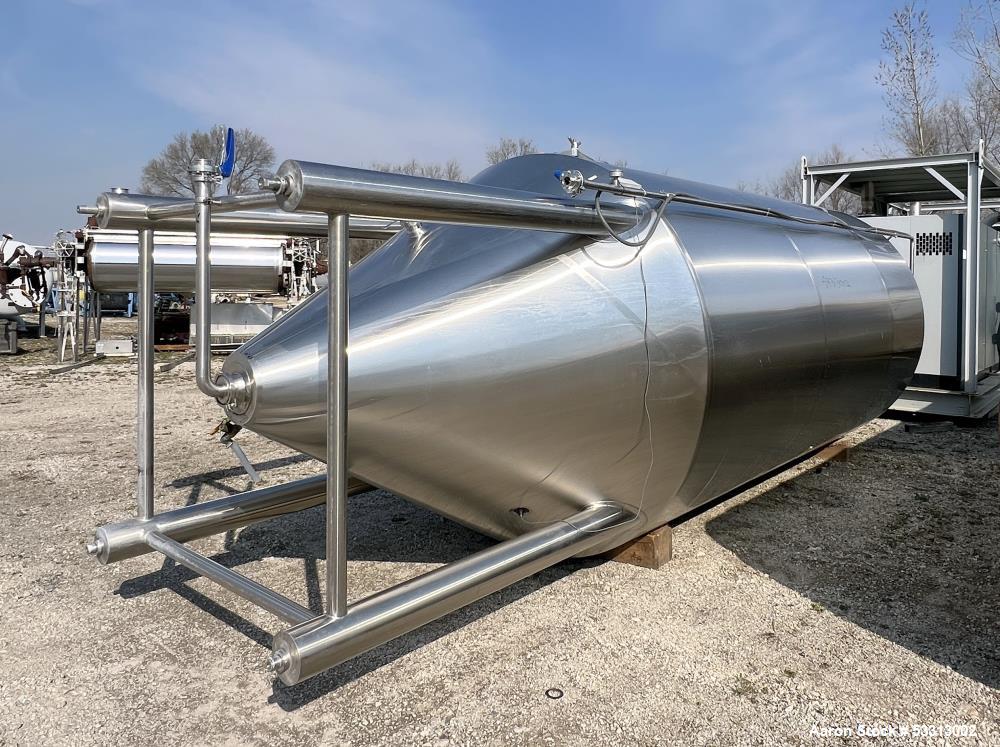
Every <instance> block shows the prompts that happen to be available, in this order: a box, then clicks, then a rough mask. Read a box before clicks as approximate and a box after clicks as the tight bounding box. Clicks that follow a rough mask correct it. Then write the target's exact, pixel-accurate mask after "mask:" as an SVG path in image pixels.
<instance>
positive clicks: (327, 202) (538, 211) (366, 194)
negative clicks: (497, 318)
mask: <svg viewBox="0 0 1000 747" xmlns="http://www.w3.org/2000/svg"><path fill="white" fill-rule="evenodd" d="M270 184H271V185H272V186H273V188H274V189H275V190H276V194H277V198H278V205H280V206H281V207H282V208H283V209H285V210H289V211H302V210H304V211H314V212H325V213H330V214H333V213H353V214H355V215H377V216H382V217H386V218H400V219H404V220H406V219H410V220H433V221H440V222H442V223H458V224H463V225H489V226H506V227H509V228H530V229H536V230H542V231H559V232H563V233H582V234H587V235H603V234H605V233H606V231H605V229H604V227H603V225H602V224H601V222H600V221H599V220H598V218H597V215H596V213H595V211H594V209H593V207H592V206H590V205H587V204H585V203H583V202H582V201H579V200H567V199H564V198H563V197H562V196H561V195H559V194H558V193H552V192H551V190H545V191H546V192H549V194H545V193H544V192H543V193H541V194H531V193H530V192H527V191H526V190H524V188H523V187H521V186H519V185H516V184H511V185H504V186H503V187H500V186H495V185H492V184H490V183H488V182H483V181H476V180H473V181H471V182H450V181H444V180H442V179H427V178H424V177H417V176H407V175H404V174H386V173H384V172H381V171H368V170H366V169H352V168H348V167H347V166H334V165H330V164H323V163H311V162H309V161H285V162H284V163H282V164H281V166H279V167H278V173H277V176H276V179H275V180H274V181H273V182H271V183H270ZM606 217H607V219H608V221H609V222H610V223H611V224H612V225H615V226H618V227H619V228H628V227H630V226H632V225H633V224H634V223H635V221H636V217H635V214H634V211H632V210H626V209H623V208H619V207H617V206H615V205H612V206H609V208H608V209H607V211H606Z"/></svg>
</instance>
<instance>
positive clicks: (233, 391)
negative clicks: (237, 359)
mask: <svg viewBox="0 0 1000 747" xmlns="http://www.w3.org/2000/svg"><path fill="white" fill-rule="evenodd" d="M215 385H216V386H217V387H219V388H221V389H223V390H224V391H223V392H222V394H220V395H219V396H218V397H216V398H215V401H216V402H218V403H219V404H220V405H222V406H223V407H225V408H227V409H228V410H229V412H231V413H233V414H234V415H245V414H246V412H247V410H249V409H250V401H251V399H252V396H251V395H252V388H251V384H250V380H249V379H248V378H247V376H246V374H245V373H243V372H242V371H237V372H235V373H220V374H219V375H218V376H217V377H216V378H215Z"/></svg>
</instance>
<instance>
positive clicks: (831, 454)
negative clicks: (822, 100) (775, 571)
mask: <svg viewBox="0 0 1000 747" xmlns="http://www.w3.org/2000/svg"><path fill="white" fill-rule="evenodd" d="M850 453H851V444H850V442H848V441H845V440H839V441H834V442H833V443H832V444H828V445H827V446H824V447H823V448H821V449H820V450H819V451H815V452H813V453H812V454H810V455H808V456H806V457H805V458H804V459H802V460H800V461H799V462H798V463H796V464H794V465H792V466H791V467H789V468H788V469H786V470H785V471H784V472H781V473H780V474H779V475H777V479H778V481H779V482H785V481H787V480H792V479H794V478H796V477H798V476H799V475H802V474H805V473H806V472H811V471H815V470H817V469H820V468H822V466H823V465H824V464H826V463H827V462H846V461H848V459H849V458H850ZM771 477H774V475H771V476H768V477H765V478H763V479H770V478H771ZM749 487H750V486H746V487H744V488H743V490H746V489H747V488H749ZM741 492H742V491H741ZM672 556H673V530H672V529H671V527H670V525H669V524H664V525H663V526H661V527H657V528H656V529H654V530H652V531H650V532H646V534H644V535H642V536H641V537H636V538H635V539H633V540H629V541H628V542H626V543H625V544H624V545H620V546H619V547H616V548H615V549H614V550H610V551H608V552H606V553H604V556H603V557H605V558H607V559H608V560H611V561H613V562H615V563H628V564H629V565H637V566H639V567H640V568H651V569H653V570H658V569H660V568H662V567H663V566H664V565H666V563H667V561H669V560H670V558H671V557H672Z"/></svg>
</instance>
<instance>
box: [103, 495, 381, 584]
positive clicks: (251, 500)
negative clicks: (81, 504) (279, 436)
mask: <svg viewBox="0 0 1000 747" xmlns="http://www.w3.org/2000/svg"><path fill="white" fill-rule="evenodd" d="M372 489H373V488H372V486H371V485H368V484H367V483H364V482H361V481H360V480H354V479H352V480H351V481H350V483H349V484H348V494H349V495H356V494H358V493H364V492H367V491H369V490H372ZM325 499H326V475H316V476H315V477H307V478H305V479H302V480H296V481H294V482H288V483H284V484H282V485H269V486H268V487H266V488H258V489H257V490H250V491H247V492H245V493H236V494H235V495H228V496H226V497H224V498H216V499H215V500H211V501H206V502H205V503H196V504H194V505H193V506H184V507H183V508H178V509H174V510H173V511H165V512H163V513H161V514H157V515H155V516H153V517H152V518H151V519H149V520H146V521H142V520H139V519H130V520H128V521H122V522H118V523H116V524H106V525H105V526H103V527H101V528H100V529H98V530H97V532H96V536H95V538H94V541H93V542H91V543H90V544H88V545H87V551H88V552H89V553H90V554H91V555H94V556H96V557H97V560H98V561H99V562H100V563H101V565H106V564H108V563H116V562H118V561H119V560H125V559H126V558H132V557H135V556H137V555H142V554H143V553H147V552H149V547H148V546H147V545H146V542H145V539H144V536H145V534H146V532H150V531H152V532H157V533H159V534H162V535H164V536H165V537H169V538H170V539H172V540H174V541H176V542H188V541H190V540H194V539H199V538H201V537H210V536H212V535H213V534H220V533H222V532H228V531H229V530H230V529H239V528H240V527H244V526H248V525H250V524H256V523H258V522H261V521H265V520H267V519H272V518H274V517H276V516H284V515H285V514H291V513H295V512H296V511H304V510H305V509H307V508H312V507H313V506H319V505H321V504H322V503H323V501H324V500H325Z"/></svg>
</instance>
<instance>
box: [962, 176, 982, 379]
mask: <svg viewBox="0 0 1000 747" xmlns="http://www.w3.org/2000/svg"><path fill="white" fill-rule="evenodd" d="M967 178H968V188H967V190H966V198H965V199H966V202H965V252H964V253H965V262H964V263H963V270H964V277H963V278H962V288H963V290H964V292H963V294H962V389H963V390H964V391H965V393H966V394H974V393H975V391H976V387H977V385H978V383H979V382H978V373H979V371H978V368H979V366H978V361H979V231H980V228H979V197H980V189H981V186H982V179H983V168H982V164H981V162H980V160H979V159H974V160H972V161H969V164H968V174H967Z"/></svg>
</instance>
